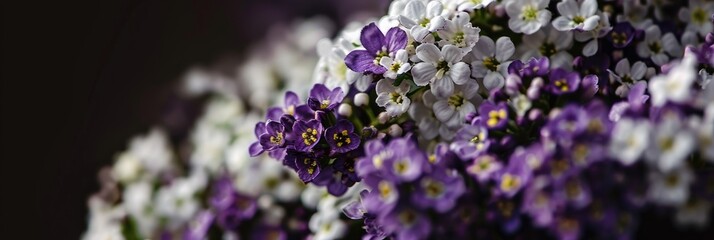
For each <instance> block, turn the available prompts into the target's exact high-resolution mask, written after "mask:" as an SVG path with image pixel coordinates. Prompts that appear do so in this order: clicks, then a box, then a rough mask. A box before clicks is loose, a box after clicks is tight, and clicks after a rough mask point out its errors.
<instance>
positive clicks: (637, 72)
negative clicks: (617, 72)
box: [630, 61, 647, 81]
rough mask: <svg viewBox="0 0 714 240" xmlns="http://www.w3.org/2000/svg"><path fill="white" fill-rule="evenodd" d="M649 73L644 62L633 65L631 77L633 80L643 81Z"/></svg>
mask: <svg viewBox="0 0 714 240" xmlns="http://www.w3.org/2000/svg"><path fill="white" fill-rule="evenodd" d="M646 72H647V65H645V63H643V62H639V61H638V62H636V63H635V64H634V65H632V73H631V74H630V76H632V79H633V80H635V81H637V80H640V79H642V78H643V77H644V76H645V73H646Z"/></svg>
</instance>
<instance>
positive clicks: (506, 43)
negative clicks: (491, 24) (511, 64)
mask: <svg viewBox="0 0 714 240" xmlns="http://www.w3.org/2000/svg"><path fill="white" fill-rule="evenodd" d="M515 52H516V47H515V46H514V45H513V42H512V41H511V38H509V37H501V38H499V39H498V40H497V41H496V60H498V61H499V62H505V61H508V59H509V58H511V56H513V53H515Z"/></svg>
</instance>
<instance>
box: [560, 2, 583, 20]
mask: <svg viewBox="0 0 714 240" xmlns="http://www.w3.org/2000/svg"><path fill="white" fill-rule="evenodd" d="M556 7H557V8H558V12H559V13H560V15H563V16H565V17H567V18H573V17H574V16H575V15H576V14H578V3H577V2H575V0H565V1H562V2H559V3H558V5H557V6H556Z"/></svg>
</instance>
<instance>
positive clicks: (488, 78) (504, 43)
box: [471, 36, 516, 90]
mask: <svg viewBox="0 0 714 240" xmlns="http://www.w3.org/2000/svg"><path fill="white" fill-rule="evenodd" d="M515 51H516V48H515V46H514V45H513V42H512V41H511V39H510V38H508V37H501V38H499V39H498V40H496V43H494V42H493V40H492V39H491V38H489V37H486V36H482V37H481V39H480V40H479V41H478V42H477V43H476V46H475V47H474V51H473V55H474V58H475V61H474V62H471V67H472V71H471V76H472V77H475V78H477V79H483V85H484V87H486V89H489V90H491V89H497V88H501V87H503V84H504V81H505V75H506V71H507V70H508V65H510V64H511V58H512V57H513V54H514V53H515Z"/></svg>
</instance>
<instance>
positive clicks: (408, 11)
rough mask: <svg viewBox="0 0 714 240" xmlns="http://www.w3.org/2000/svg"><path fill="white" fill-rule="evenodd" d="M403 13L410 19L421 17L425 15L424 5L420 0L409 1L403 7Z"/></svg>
mask: <svg viewBox="0 0 714 240" xmlns="http://www.w3.org/2000/svg"><path fill="white" fill-rule="evenodd" d="M403 15H404V16H406V17H408V18H410V19H412V20H416V19H421V18H423V17H425V16H426V6H424V3H422V2H421V1H410V2H409V3H407V6H406V7H404V13H403Z"/></svg>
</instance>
